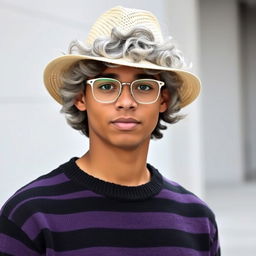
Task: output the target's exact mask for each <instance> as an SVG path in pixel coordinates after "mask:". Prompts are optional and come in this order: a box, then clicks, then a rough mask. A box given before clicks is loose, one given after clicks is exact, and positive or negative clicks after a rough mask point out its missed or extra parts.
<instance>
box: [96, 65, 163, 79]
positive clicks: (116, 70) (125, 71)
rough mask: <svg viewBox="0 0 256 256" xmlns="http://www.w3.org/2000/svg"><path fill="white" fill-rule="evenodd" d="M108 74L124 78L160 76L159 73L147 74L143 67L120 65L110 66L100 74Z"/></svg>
mask: <svg viewBox="0 0 256 256" xmlns="http://www.w3.org/2000/svg"><path fill="white" fill-rule="evenodd" d="M102 75H106V76H108V77H112V78H117V79H119V78H122V79H140V78H154V79H155V78H158V75H150V74H147V73H146V72H145V71H144V70H143V69H141V68H134V67H127V66H118V67H108V68H106V69H105V70H104V71H103V72H102V73H101V74H100V75H99V76H102Z"/></svg>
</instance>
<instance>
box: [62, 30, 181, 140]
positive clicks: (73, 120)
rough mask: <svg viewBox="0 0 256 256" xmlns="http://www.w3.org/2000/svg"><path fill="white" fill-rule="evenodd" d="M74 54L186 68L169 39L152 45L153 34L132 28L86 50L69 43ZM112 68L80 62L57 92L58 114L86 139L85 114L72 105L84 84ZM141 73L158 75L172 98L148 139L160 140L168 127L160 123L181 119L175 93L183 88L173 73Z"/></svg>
mask: <svg viewBox="0 0 256 256" xmlns="http://www.w3.org/2000/svg"><path fill="white" fill-rule="evenodd" d="M74 53H75V54H82V55H83V54H84V55H91V56H104V57H107V58H110V59H118V58H121V57H127V58H130V59H132V60H133V61H134V62H140V61H141V60H147V61H150V62H152V63H155V64H157V65H160V66H167V67H173V68H181V67H183V66H185V61H184V58H183V56H182V53H181V52H180V51H179V50H177V49H176V48H175V46H174V44H173V43H172V40H171V39H168V40H166V41H165V42H164V43H162V44H158V43H156V42H155V41H154V36H153V34H152V32H151V31H148V30H146V29H144V28H134V29H133V30H132V31H130V32H129V33H127V34H123V33H122V32H120V31H118V30H117V29H113V30H112V33H111V37H109V38H98V39H97V40H95V41H94V44H93V46H92V47H89V46H86V45H84V44H83V43H81V42H80V41H78V40H75V41H72V42H71V43H70V46H69V50H68V54H74ZM113 66H117V65H113V64H110V63H105V62H100V61H94V60H81V61H78V62H77V63H75V64H74V65H73V66H72V67H71V68H70V69H69V70H68V71H67V72H65V73H64V74H63V76H62V86H61V88H60V90H59V92H60V96H61V98H62V102H63V105H62V108H61V112H62V113H65V116H66V119H67V122H68V124H69V125H70V126H71V127H72V128H74V129H76V130H80V131H81V132H82V133H83V134H85V135H86V136H87V137H89V128H88V117H87V112H86V111H80V110H78V109H77V107H76V106H75V105H74V101H75V99H76V97H77V96H78V95H79V94H80V93H81V92H83V91H84V89H85V88H84V86H85V85H84V84H85V83H84V81H86V80H87V79H88V78H89V77H95V76H96V75H98V74H100V73H102V72H103V71H104V70H105V69H106V68H107V67H113ZM144 71H145V73H148V74H154V75H155V74H159V75H160V79H161V80H162V81H164V82H165V86H164V87H163V88H166V89H167V90H168V92H169V94H170V96H171V100H170V102H169V107H168V109H167V110H166V111H165V112H163V113H160V114H159V118H158V122H157V125H156V127H155V129H154V131H153V132H152V134H151V138H156V139H160V138H162V137H163V134H162V132H161V130H165V129H167V126H166V125H164V124H162V122H161V121H164V122H166V123H170V124H172V123H176V122H177V121H179V120H181V119H182V118H183V116H181V115H177V112H178V111H179V110H180V107H179V105H180V98H179V93H178V89H179V88H180V87H181V86H182V83H183V81H182V80H181V78H180V77H179V75H178V74H177V73H175V72H170V71H160V70H149V69H145V70H144Z"/></svg>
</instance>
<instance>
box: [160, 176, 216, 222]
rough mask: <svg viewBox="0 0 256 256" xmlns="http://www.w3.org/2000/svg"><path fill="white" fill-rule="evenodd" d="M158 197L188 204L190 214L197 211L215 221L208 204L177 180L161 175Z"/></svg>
mask: <svg viewBox="0 0 256 256" xmlns="http://www.w3.org/2000/svg"><path fill="white" fill-rule="evenodd" d="M159 197H163V198H166V199H168V200H171V201H173V202H175V203H177V204H180V205H184V207H185V206H190V207H189V209H190V210H191V213H190V214H191V215H193V214H195V213H197V214H200V216H204V217H207V218H208V219H209V220H210V221H211V222H212V223H215V214H214V212H213V211H212V209H211V208H210V206H209V205H208V204H207V203H206V202H205V201H204V200H203V199H201V198H200V197H199V196H197V195H195V194H194V193H193V192H191V191H189V190H187V189H186V188H185V187H183V186H182V185H180V184H179V183H177V182H174V181H171V180H170V179H168V178H166V177H163V188H162V191H161V193H160V194H159Z"/></svg>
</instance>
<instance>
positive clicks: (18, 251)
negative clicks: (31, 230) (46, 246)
mask: <svg viewBox="0 0 256 256" xmlns="http://www.w3.org/2000/svg"><path fill="white" fill-rule="evenodd" d="M0 255H13V256H18V255H19V256H20V255H27V256H39V255H41V254H40V253H39V252H38V251H37V250H36V247H35V245H34V243H33V241H31V240H30V239H29V237H28V236H27V234H26V233H24V231H23V230H22V229H21V228H19V227H18V226H17V225H16V224H15V223H13V222H12V221H11V220H9V219H8V218H7V217H5V216H4V215H1V216H0Z"/></svg>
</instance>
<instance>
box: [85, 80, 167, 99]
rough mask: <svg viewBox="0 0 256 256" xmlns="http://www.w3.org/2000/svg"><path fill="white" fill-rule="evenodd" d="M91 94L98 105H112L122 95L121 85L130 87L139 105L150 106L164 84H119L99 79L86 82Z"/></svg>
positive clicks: (146, 82) (135, 82) (142, 82)
mask: <svg viewBox="0 0 256 256" xmlns="http://www.w3.org/2000/svg"><path fill="white" fill-rule="evenodd" d="M87 83H88V84H89V85H91V88H92V94H93V97H94V99H95V100H96V101H98V102H100V103H113V102H115V101H116V100H117V99H118V97H119V96H120V95H121V93H122V88H123V85H129V86H130V92H131V95H132V97H133V98H134V100H135V101H136V102H138V103H140V104H152V103H155V102H156V101H157V100H158V97H159V95H160V91H161V87H162V86H164V82H162V81H158V80H154V79H138V80H134V81H133V82H131V83H121V82H120V81H119V80H117V79H113V78H106V77H100V78H95V79H90V80H87Z"/></svg>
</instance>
